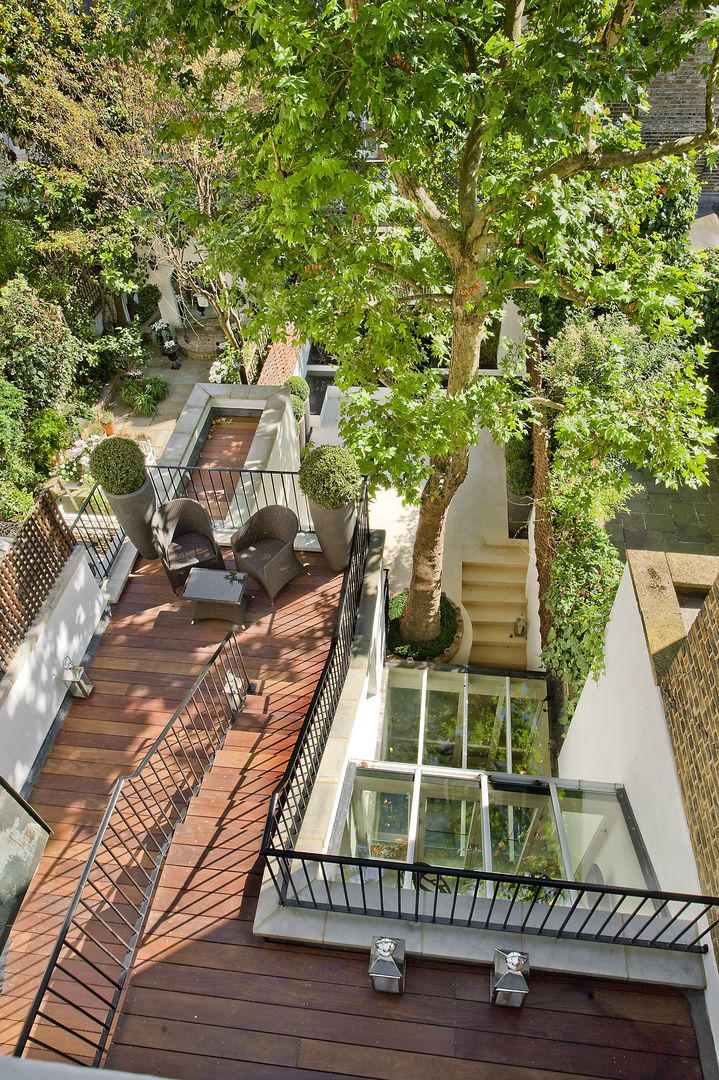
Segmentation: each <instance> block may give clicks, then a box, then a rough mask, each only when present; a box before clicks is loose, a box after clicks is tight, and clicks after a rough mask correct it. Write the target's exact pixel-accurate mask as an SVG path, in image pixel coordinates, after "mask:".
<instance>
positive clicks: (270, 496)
mask: <svg viewBox="0 0 719 1080" xmlns="http://www.w3.org/2000/svg"><path fill="white" fill-rule="evenodd" d="M148 472H149V474H150V477H151V479H152V483H153V485H154V488H155V492H156V494H157V501H158V503H164V502H168V501H169V500H170V499H177V498H179V497H180V496H185V497H186V498H189V499H196V500H197V501H198V502H200V503H202V505H203V506H204V507H205V509H206V510H207V512H208V513H209V515H210V518H211V519H212V523H213V525H214V526H215V528H225V529H233V530H234V529H238V528H239V527H240V525H243V524H244V523H245V522H246V521H247V519H248V518H249V517H250V516H251V515H252V514H254V513H255V511H256V510H259V509H260V508H261V507H263V506H289V508H290V509H291V510H294V512H295V513H296V514H297V518H298V520H299V523H300V529H301V531H302V532H313V531H314V525H313V524H312V517H311V515H310V511H309V507H308V505H307V497H306V495H304V493H303V492H302V491H301V490H300V486H299V483H298V480H297V473H296V472H278V471H272V470H255V469H229V468H219V467H218V468H198V467H197V466H189V465H188V466H185V465H151V466H149V467H148Z"/></svg>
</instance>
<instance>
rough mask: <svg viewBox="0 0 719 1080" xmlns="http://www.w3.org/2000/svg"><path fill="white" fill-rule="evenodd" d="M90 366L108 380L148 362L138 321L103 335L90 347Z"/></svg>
mask: <svg viewBox="0 0 719 1080" xmlns="http://www.w3.org/2000/svg"><path fill="white" fill-rule="evenodd" d="M88 349H89V351H88V361H87V362H88V366H89V367H92V368H96V369H97V371H98V373H99V374H101V375H102V376H103V377H104V378H106V379H108V378H109V377H110V376H111V375H114V374H115V372H117V371H127V370H128V369H129V368H133V367H139V366H140V365H141V364H143V363H144V361H145V360H146V355H145V347H144V345H143V344H142V336H141V334H140V327H139V326H138V324H137V320H134V321H133V322H132V323H131V325H130V326H122V327H120V329H119V330H113V331H112V333H110V334H103V335H102V337H100V338H97V339H96V340H95V341H93V342H92V344H91V345H90V346H89V347H88Z"/></svg>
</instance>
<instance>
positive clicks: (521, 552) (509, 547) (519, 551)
mask: <svg viewBox="0 0 719 1080" xmlns="http://www.w3.org/2000/svg"><path fill="white" fill-rule="evenodd" d="M463 551H464V552H466V553H467V557H466V558H463V562H465V563H478V562H479V563H501V564H502V565H503V566H505V565H506V566H508V565H510V564H512V563H515V564H517V565H524V566H526V565H527V563H528V562H529V547H528V546H527V544H526V543H524V542H523V541H521V540H516V541H512V540H508V541H507V543H506V544H501V545H496V546H486V547H479V548H474V549H472V548H467V547H465V548H463Z"/></svg>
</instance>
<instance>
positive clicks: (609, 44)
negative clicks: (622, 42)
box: [600, 0, 637, 52]
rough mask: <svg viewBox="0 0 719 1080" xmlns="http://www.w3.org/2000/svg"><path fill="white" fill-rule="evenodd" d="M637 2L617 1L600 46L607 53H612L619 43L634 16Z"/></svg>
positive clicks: (634, 0) (630, 0)
mask: <svg viewBox="0 0 719 1080" xmlns="http://www.w3.org/2000/svg"><path fill="white" fill-rule="evenodd" d="M636 6H637V0H617V3H616V6H615V8H614V11H613V12H612V14H611V15H610V17H609V22H608V23H607V25H606V26H605V27H604V33H603V34H602V36H601V39H600V44H601V46H602V48H603V49H604V51H605V52H611V51H612V49H613V48H614V46H615V45H616V44H617V42H618V41H619V38H620V35H621V33H622V30H624V28H625V26H627V24H628V22H629V20H630V19H631V17H632V15H633V14H634V9H635V7H636Z"/></svg>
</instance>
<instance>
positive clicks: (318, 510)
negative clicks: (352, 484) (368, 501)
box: [307, 499, 357, 570]
mask: <svg viewBox="0 0 719 1080" xmlns="http://www.w3.org/2000/svg"><path fill="white" fill-rule="evenodd" d="M307 502H308V504H309V508H310V513H311V514H312V522H313V524H314V527H315V532H316V533H317V539H318V540H319V542H320V547H321V548H322V554H323V555H324V558H325V562H326V563H327V565H328V566H329V567H330V569H332V570H344V568H345V567H346V565H347V563H348V562H349V558H350V548H351V547H352V534H353V532H354V527H355V521H356V519H357V504H356V503H354V502H348V503H345V504H344V506H339V507H337V509H336V510H327V509H326V507H324V506H318V505H317V503H316V502H313V501H312V499H308V500H307Z"/></svg>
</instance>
